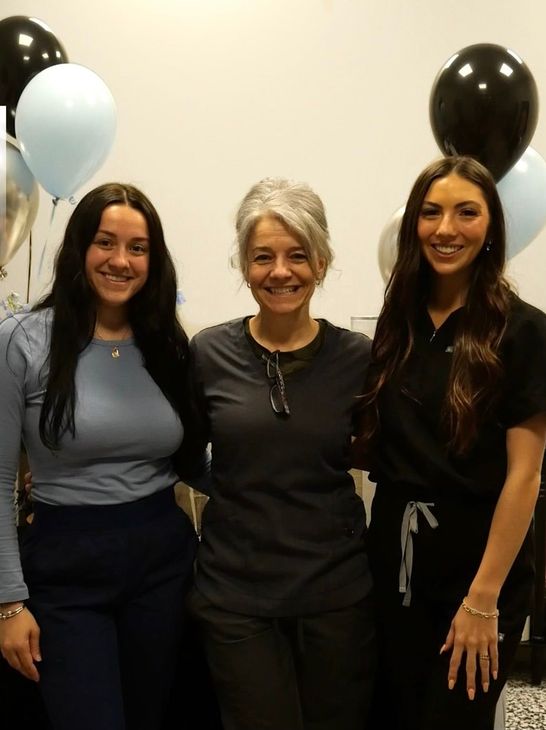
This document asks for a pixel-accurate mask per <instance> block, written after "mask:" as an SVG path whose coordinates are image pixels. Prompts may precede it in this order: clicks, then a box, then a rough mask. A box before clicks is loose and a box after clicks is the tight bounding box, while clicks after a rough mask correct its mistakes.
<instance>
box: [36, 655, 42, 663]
mask: <svg viewBox="0 0 546 730" xmlns="http://www.w3.org/2000/svg"><path fill="white" fill-rule="evenodd" d="M36 661H37V662H41V661H42V655H41V654H38V655H37V656H36Z"/></svg>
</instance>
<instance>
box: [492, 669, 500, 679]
mask: <svg viewBox="0 0 546 730" xmlns="http://www.w3.org/2000/svg"><path fill="white" fill-rule="evenodd" d="M492 674H493V679H497V677H498V676H499V675H498V673H497V670H495V671H494V672H493V673H492Z"/></svg>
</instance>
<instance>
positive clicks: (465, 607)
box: [461, 596, 499, 618]
mask: <svg viewBox="0 0 546 730" xmlns="http://www.w3.org/2000/svg"><path fill="white" fill-rule="evenodd" d="M466 599H467V596H465V597H464V598H463V602H462V603H461V608H462V609H463V611H466V612H467V613H469V614H470V615H471V616H479V617H480V618H498V617H499V609H498V608H496V609H495V610H494V611H491V612H487V611H478V609H477V608H472V606H469V605H468V603H467V602H466Z"/></svg>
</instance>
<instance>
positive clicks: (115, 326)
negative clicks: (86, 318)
mask: <svg viewBox="0 0 546 730" xmlns="http://www.w3.org/2000/svg"><path fill="white" fill-rule="evenodd" d="M95 333H96V334H100V336H101V337H105V338H108V339H110V338H111V339H116V338H117V337H128V336H129V335H130V334H131V324H130V322H129V317H128V314H127V310H126V309H125V308H123V307H119V308H116V309H104V308H103V307H99V308H98V309H97V319H96V322H95Z"/></svg>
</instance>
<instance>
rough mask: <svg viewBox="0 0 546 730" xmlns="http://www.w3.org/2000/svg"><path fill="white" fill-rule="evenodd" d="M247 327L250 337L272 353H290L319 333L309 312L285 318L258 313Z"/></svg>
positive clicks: (317, 325)
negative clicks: (278, 351)
mask: <svg viewBox="0 0 546 730" xmlns="http://www.w3.org/2000/svg"><path fill="white" fill-rule="evenodd" d="M249 327H250V334H251V335H252V337H254V339H255V340H256V341H257V342H259V343H260V345H262V346H263V347H266V348H267V349H268V350H271V351H272V352H274V351H275V350H280V351H281V352H290V351H292V350H298V349H300V348H301V347H305V345H308V344H309V343H310V342H312V341H313V340H314V339H315V337H316V336H317V334H318V331H319V323H318V322H317V321H316V320H314V319H312V318H311V317H310V316H309V312H305V313H300V312H298V313H297V314H296V315H286V316H282V315H281V316H279V315H273V316H271V315H269V314H267V313H264V312H259V313H258V314H257V315H256V316H254V317H252V318H251V320H250V322H249Z"/></svg>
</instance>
